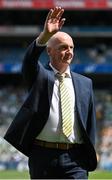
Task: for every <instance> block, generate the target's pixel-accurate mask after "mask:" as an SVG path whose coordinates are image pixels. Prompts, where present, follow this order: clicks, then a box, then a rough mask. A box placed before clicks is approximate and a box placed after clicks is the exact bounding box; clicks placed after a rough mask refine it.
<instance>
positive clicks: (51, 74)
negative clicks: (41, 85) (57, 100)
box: [48, 71, 55, 104]
mask: <svg viewBox="0 0 112 180" xmlns="http://www.w3.org/2000/svg"><path fill="white" fill-rule="evenodd" d="M54 81H55V76H54V72H53V71H48V98H49V104H50V103H51V99H52V93H53V86H54Z"/></svg>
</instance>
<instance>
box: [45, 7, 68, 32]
mask: <svg viewBox="0 0 112 180" xmlns="http://www.w3.org/2000/svg"><path fill="white" fill-rule="evenodd" d="M63 13H64V9H63V8H61V7H55V8H54V9H51V10H50V11H49V13H48V16H47V18H46V21H45V25H44V31H46V32H47V33H52V34H54V33H56V32H57V31H59V30H60V29H61V27H62V26H63V24H64V21H65V18H61V17H62V14H63Z"/></svg>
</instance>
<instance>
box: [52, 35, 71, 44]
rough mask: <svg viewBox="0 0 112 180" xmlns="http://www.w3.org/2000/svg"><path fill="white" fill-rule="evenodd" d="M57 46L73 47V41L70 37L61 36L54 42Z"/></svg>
mask: <svg viewBox="0 0 112 180" xmlns="http://www.w3.org/2000/svg"><path fill="white" fill-rule="evenodd" d="M54 43H55V45H59V46H61V45H68V46H73V40H72V38H71V37H70V36H60V37H58V38H56V39H55V40H54Z"/></svg>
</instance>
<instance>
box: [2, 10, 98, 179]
mask: <svg viewBox="0 0 112 180" xmlns="http://www.w3.org/2000/svg"><path fill="white" fill-rule="evenodd" d="M63 12H64V9H63V8H61V7H55V8H54V9H51V10H50V12H49V13H48V16H47V18H46V21H45V25H44V29H43V31H42V32H41V34H40V35H39V37H38V38H37V39H36V40H35V41H34V42H33V43H32V44H31V45H30V46H29V48H28V50H27V53H26V55H25V58H24V62H23V67H22V71H23V75H24V79H25V82H26V84H27V87H28V90H29V95H28V97H27V99H26V101H25V102H24V104H23V106H22V107H21V109H20V111H19V112H18V114H17V115H16V117H15V119H14V121H13V122H12V124H11V126H10V127H9V129H8V131H7V133H6V135H5V137H4V138H5V139H6V140H7V141H8V142H9V143H11V144H12V145H13V146H14V147H16V148H17V149H18V150H19V151H21V152H22V153H24V154H25V155H27V156H28V157H29V170H30V176H31V178H32V179H41V178H42V179H51V178H52V179H55V178H57V179H87V174H88V171H93V170H94V169H95V168H96V165H97V160H96V153H95V150H94V144H95V108H94V99H93V90H92V82H91V80H90V79H89V78H86V77H84V76H82V75H79V74H77V73H74V72H71V71H70V67H69V65H70V63H71V61H72V59H73V54H74V53H73V52H74V51H73V49H74V44H73V40H72V38H71V37H70V36H69V35H68V34H67V33H64V32H61V31H59V30H60V29H61V27H62V26H63V24H64V21H65V19H64V18H62V14H63ZM45 45H46V46H47V48H46V49H47V53H48V55H49V58H50V62H49V65H48V66H46V67H43V66H42V64H41V63H40V62H39V61H38V59H39V56H40V54H41V52H42V50H43V49H44V47H45ZM66 97H67V98H66Z"/></svg>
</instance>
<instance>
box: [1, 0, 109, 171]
mask: <svg viewBox="0 0 112 180" xmlns="http://www.w3.org/2000/svg"><path fill="white" fill-rule="evenodd" d="M1 2H2V3H1ZM37 2H38V3H39V4H38V3H37V4H36V3H34V0H28V1H27V0H26V1H24V3H22V1H17V0H15V1H14V0H10V1H8V0H1V1H0V39H1V41H0V80H1V81H0V136H1V138H0V157H1V158H0V170H3V169H18V170H20V171H21V170H24V169H27V168H28V167H27V158H26V157H25V156H24V155H22V154H21V153H19V152H18V151H17V150H16V149H14V148H13V147H12V146H10V145H9V144H7V143H6V142H5V141H4V140H3V138H2V137H3V135H4V133H5V131H6V129H7V128H8V126H9V124H10V123H11V121H12V119H13V118H14V116H15V114H16V112H17V111H18V110H19V108H20V106H21V104H22V102H23V101H24V100H25V98H26V96H27V93H26V90H25V87H24V85H23V83H22V80H21V74H20V70H21V62H22V59H23V57H24V53H25V50H26V47H27V46H28V44H29V43H30V42H32V40H34V39H35V37H36V36H37V35H38V33H39V32H40V31H41V29H42V25H43V24H41V23H42V22H44V19H45V16H46V14H47V12H48V9H49V8H51V7H53V6H55V5H56V4H54V2H55V3H57V5H59V3H62V2H63V6H64V7H65V9H66V11H65V14H64V15H65V17H66V18H67V21H66V23H65V27H64V29H63V30H65V31H66V32H68V33H69V34H70V35H71V36H72V37H73V39H74V42H75V44H76V47H75V56H74V59H73V63H72V66H71V68H72V69H73V70H74V71H77V72H79V73H82V74H84V75H86V76H89V77H90V78H92V79H93V85H94V91H95V103H96V115H97V134H96V140H97V142H96V149H97V153H98V161H99V163H98V169H106V170H112V140H111V139H112V21H111V16H112V11H111V6H110V7H109V3H108V4H107V0H105V4H103V3H102V4H101V3H100V2H101V1H97V2H96V1H94V3H95V2H96V4H94V3H93V2H92V3H91V5H90V4H88V3H87V2H89V1H87V0H81V1H78V0H76V1H74V0H70V2H71V4H72V5H73V6H70V2H69V4H66V1H65V0H62V1H59V0H55V1H53V0H51V1H49V2H51V4H50V3H48V0H44V1H41V0H38V1H37ZM41 2H44V3H41ZM79 2H80V3H79ZM98 2H99V3H98ZM103 2H104V1H103ZM108 2H110V1H109V0H108ZM85 4H86V5H85ZM60 5H62V4H60ZM40 17H41V18H40ZM45 53H46V52H45V51H44V52H43V54H42V55H41V57H40V60H41V62H42V63H43V64H44V65H45V64H46V63H47V62H48V59H46V58H45Z"/></svg>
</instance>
